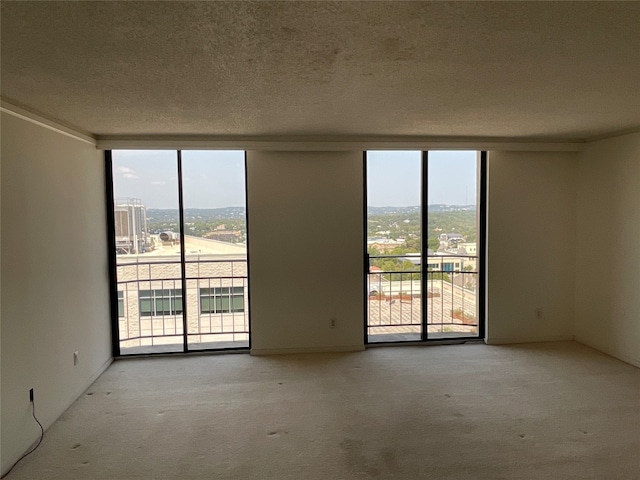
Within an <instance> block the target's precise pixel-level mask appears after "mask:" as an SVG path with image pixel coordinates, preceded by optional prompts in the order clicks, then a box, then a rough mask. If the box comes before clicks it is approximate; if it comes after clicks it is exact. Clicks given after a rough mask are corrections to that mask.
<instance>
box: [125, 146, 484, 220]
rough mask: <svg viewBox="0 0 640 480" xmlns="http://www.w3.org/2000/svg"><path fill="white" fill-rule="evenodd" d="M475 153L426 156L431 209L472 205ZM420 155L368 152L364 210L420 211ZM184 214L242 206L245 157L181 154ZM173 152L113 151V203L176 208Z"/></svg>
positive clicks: (225, 153)
mask: <svg viewBox="0 0 640 480" xmlns="http://www.w3.org/2000/svg"><path fill="white" fill-rule="evenodd" d="M476 155H477V154H476V152H475V151H430V152H429V189H428V196H429V202H428V203H429V204H430V205H432V204H448V205H471V204H475V203H476V182H477V181H476V158H477V157H476ZM420 157H421V152H419V151H369V152H367V159H368V160H367V197H368V205H370V206H374V207H387V206H390V207H391V206H393V207H400V206H417V205H420ZM182 170H183V171H182V174H183V181H184V189H183V191H184V206H185V208H222V207H244V206H245V173H244V152H243V151H239V150H235V151H221V150H215V151H202V150H183V151H182ZM177 179H178V172H177V162H176V152H175V150H114V151H113V184H114V197H115V198H139V199H140V200H141V201H142V203H143V204H144V205H145V206H146V207H147V208H160V209H177V208H178V180H177Z"/></svg>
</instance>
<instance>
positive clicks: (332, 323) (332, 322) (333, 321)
mask: <svg viewBox="0 0 640 480" xmlns="http://www.w3.org/2000/svg"><path fill="white" fill-rule="evenodd" d="M337 326H338V319H337V318H335V317H334V318H330V319H329V328H336V327H337Z"/></svg>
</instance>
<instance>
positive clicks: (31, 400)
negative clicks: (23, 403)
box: [29, 388, 33, 403]
mask: <svg viewBox="0 0 640 480" xmlns="http://www.w3.org/2000/svg"><path fill="white" fill-rule="evenodd" d="M29 401H30V402H31V403H33V388H30V389H29Z"/></svg>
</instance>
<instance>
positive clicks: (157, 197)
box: [105, 150, 249, 355]
mask: <svg viewBox="0 0 640 480" xmlns="http://www.w3.org/2000/svg"><path fill="white" fill-rule="evenodd" d="M105 159H106V163H107V173H108V176H109V178H110V180H111V181H112V184H113V188H112V190H111V191H110V192H109V197H110V198H109V201H110V202H112V205H113V215H112V216H111V219H110V222H111V232H112V237H111V241H112V252H111V254H112V260H113V263H114V269H113V272H114V277H115V278H114V284H115V285H114V286H113V292H114V293H113V295H114V319H113V322H114V325H115V326H117V328H114V337H115V338H116V340H115V342H114V355H130V354H148V353H166V352H186V351H193V350H207V349H223V348H247V347H248V346H249V318H248V313H249V312H248V301H247V300H248V277H247V228H246V200H245V198H246V192H245V158H244V152H242V151H166V150H163V151H145V150H136V151H132V150H117V151H113V152H107V153H106V154H105ZM116 302H117V303H116Z"/></svg>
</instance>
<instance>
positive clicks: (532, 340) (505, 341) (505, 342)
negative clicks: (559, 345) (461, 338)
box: [484, 335, 573, 345]
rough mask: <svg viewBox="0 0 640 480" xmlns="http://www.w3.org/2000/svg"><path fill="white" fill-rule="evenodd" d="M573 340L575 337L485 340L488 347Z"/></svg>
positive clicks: (558, 336) (557, 336)
mask: <svg viewBox="0 0 640 480" xmlns="http://www.w3.org/2000/svg"><path fill="white" fill-rule="evenodd" d="M569 340H573V335H556V336H551V337H502V338H485V340H484V343H486V344H487V345H508V344H510V343H541V342H566V341H569Z"/></svg>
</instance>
